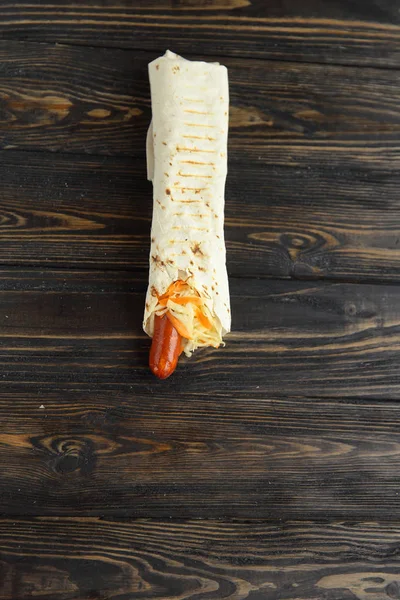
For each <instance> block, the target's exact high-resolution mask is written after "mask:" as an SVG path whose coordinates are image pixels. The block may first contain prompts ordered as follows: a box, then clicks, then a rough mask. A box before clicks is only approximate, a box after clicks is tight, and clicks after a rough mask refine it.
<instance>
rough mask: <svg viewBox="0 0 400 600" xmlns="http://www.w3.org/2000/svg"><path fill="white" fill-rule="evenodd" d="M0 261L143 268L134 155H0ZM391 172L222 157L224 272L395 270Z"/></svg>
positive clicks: (397, 210)
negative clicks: (226, 162) (226, 165)
mask: <svg viewBox="0 0 400 600" xmlns="http://www.w3.org/2000/svg"><path fill="white" fill-rule="evenodd" d="M0 180H1V191H2V200H1V214H2V221H1V222H0V232H1V241H2V243H1V247H0V264H1V265H3V266H4V265H32V266H63V267H65V266H78V267H84V268H93V267H94V268H98V269H128V270H129V269H135V271H136V272H137V271H138V270H141V271H143V273H147V268H148V254H149V236H150V226H151V222H150V221H151V205H152V190H151V185H150V184H149V183H148V182H147V181H146V168H145V164H144V161H143V160H135V161H133V160H131V159H129V158H114V157H113V158H110V157H86V156H74V157H73V158H71V156H69V155H64V154H57V155H49V154H47V153H27V152H6V151H4V152H2V153H1V154H0ZM399 186H400V177H399V175H398V174H397V173H390V172H382V171H381V172H378V171H377V172H373V171H371V172H365V171H354V170H340V171H338V170H336V169H324V168H318V169H312V170H310V169H291V168H289V169H288V168H285V167H268V168H266V167H264V166H261V165H257V164H254V165H251V164H249V163H247V162H246V161H240V162H239V161H231V165H230V173H229V177H228V184H227V192H226V238H227V248H228V270H229V273H230V275H231V276H241V277H243V276H244V277H280V278H290V277H292V278H308V279H309V278H332V279H337V278H341V279H351V280H359V281H373V280H376V281H387V282H390V281H398V280H399V276H400V250H399V246H398V241H399V236H398V232H399V229H400V203H399V198H398V189H399Z"/></svg>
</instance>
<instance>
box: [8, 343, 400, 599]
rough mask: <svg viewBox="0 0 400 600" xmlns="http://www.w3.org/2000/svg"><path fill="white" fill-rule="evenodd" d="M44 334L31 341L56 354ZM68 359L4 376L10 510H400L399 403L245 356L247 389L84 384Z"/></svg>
mask: <svg viewBox="0 0 400 600" xmlns="http://www.w3.org/2000/svg"><path fill="white" fill-rule="evenodd" d="M41 343H42V348H41V349H39V348H38V347H37V346H36V347H34V346H32V347H31V348H30V351H31V354H32V355H33V356H34V357H35V358H36V363H39V360H38V353H41V355H42V358H41V360H42V362H45V363H46V362H47V363H48V358H46V357H45V351H46V350H45V347H46V342H45V340H43V339H42V340H41ZM52 344H53V346H55V347H54V349H53V352H54V353H57V351H58V350H57V346H56V342H55V341H54V340H53V341H52ZM49 350H50V349H49ZM10 352H14V353H15V352H16V349H15V347H12V348H11V349H10ZM87 352H88V351H87ZM82 356H83V352H81V353H80V354H78V353H77V354H76V358H75V365H77V364H78V363H80V362H81V360H82V359H81V357H82ZM20 357H21V353H20ZM31 360H32V359H31ZM21 363H22V360H21ZM71 363H72V360H71ZM71 363H70V364H69V365H63V366H61V365H60V367H59V371H60V372H61V371H62V370H65V369H68V370H69V372H70V373H69V375H70V377H71V386H70V387H67V388H66V387H60V385H59V382H58V381H57V378H54V381H53V383H52V385H51V386H43V385H34V384H29V385H28V384H26V383H25V384H23V385H20V386H17V385H13V386H10V385H8V386H7V387H5V384H4V383H3V385H2V390H1V392H0V410H1V414H2V415H3V419H2V428H1V432H0V464H1V465H2V467H1V470H0V512H1V513H2V514H6V515H22V516H24V515H55V516H59V515H69V516H71V515H75V516H82V515H92V516H93V515H109V516H117V515H119V516H124V517H126V516H129V517H144V518H150V517H151V518H154V517H160V518H171V517H172V518H178V519H182V518H199V517H201V518H221V517H222V518H224V517H225V518H227V517H229V518H243V519H276V520H285V519H291V518H294V519H297V518H300V519H307V518H323V519H326V518H341V519H342V518H365V519H377V518H387V517H388V516H390V517H391V518H396V519H398V518H399V516H400V507H399V501H398V493H399V492H398V473H399V468H400V442H399V433H398V421H399V418H400V407H399V405H398V404H397V403H388V402H379V401H372V400H371V401H364V402H362V403H360V402H359V401H358V402H356V401H351V400H348V401H347V402H343V401H342V400H341V399H339V400H334V399H324V398H321V397H320V398H315V399H307V398H301V397H295V398H279V397H277V396H272V395H266V394H265V393H262V392H261V390H260V389H257V387H256V386H253V385H251V383H250V382H249V380H248V375H247V372H248V371H246V370H243V371H242V373H241V375H240V376H241V377H242V378H245V379H246V380H247V381H248V387H247V388H246V390H245V391H244V392H235V391H233V390H232V389H230V390H227V391H223V389H222V388H221V386H218V385H217V384H215V385H214V388H215V389H214V390H213V391H211V390H207V389H205V390H204V391H202V388H203V387H205V386H204V381H202V380H201V381H200V382H199V383H198V385H197V386H196V388H195V387H194V386H193V385H186V384H185V382H184V381H183V380H182V379H181V381H180V386H179V391H177V388H175V387H173V386H172V387H171V386H169V385H165V386H163V387H161V386H155V385H153V384H152V382H151V381H150V380H148V381H146V379H145V378H144V377H142V382H143V384H142V385H141V387H140V391H139V386H138V385H137V384H136V385H133V386H132V388H129V387H128V386H124V385H123V382H122V384H119V385H118V386H115V388H114V389H105V388H103V389H102V388H101V386H99V385H98V384H96V383H94V382H92V384H91V386H90V388H88V387H85V386H81V387H82V389H81V390H79V389H76V388H79V387H80V384H79V376H78V377H74V371H76V366H75V365H74V364H71ZM36 368H40V367H36ZM104 368H108V369H110V368H111V365H110V364H108V366H105V367H104ZM21 369H22V370H24V366H23V365H22V364H21ZM25 372H26V370H25ZM190 376H191V374H190V373H189V372H188V373H187V374H186V379H187V382H188V384H189V377H190ZM193 376H195V375H192V377H193ZM278 377H279V374H278ZM277 380H278V379H277ZM187 387H189V388H191V391H189V392H188V391H186V388H187ZM276 387H277V388H278V387H280V384H279V385H277V386H276ZM299 387H301V384H300V386H299ZM277 391H278V392H279V389H278V390H277ZM1 537H2V536H1V535H0V539H1ZM0 581H1V577H0ZM0 598H1V596H0Z"/></svg>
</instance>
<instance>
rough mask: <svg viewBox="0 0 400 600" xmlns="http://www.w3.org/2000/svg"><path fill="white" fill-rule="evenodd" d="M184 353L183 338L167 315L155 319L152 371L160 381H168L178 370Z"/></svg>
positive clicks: (151, 355) (151, 358) (151, 351)
mask: <svg viewBox="0 0 400 600" xmlns="http://www.w3.org/2000/svg"><path fill="white" fill-rule="evenodd" d="M181 352H182V337H181V335H180V334H179V333H178V332H177V330H176V329H175V327H174V326H173V324H172V323H171V321H170V320H169V319H168V317H167V315H163V316H162V317H158V316H157V315H156V316H155V317H154V334H153V341H152V343H151V349H150V360H149V364H150V369H151V370H152V371H153V373H154V375H156V377H158V378H159V379H166V378H167V377H169V376H170V375H172V373H173V372H174V371H175V369H176V365H177V364H178V358H179V355H180V354H181Z"/></svg>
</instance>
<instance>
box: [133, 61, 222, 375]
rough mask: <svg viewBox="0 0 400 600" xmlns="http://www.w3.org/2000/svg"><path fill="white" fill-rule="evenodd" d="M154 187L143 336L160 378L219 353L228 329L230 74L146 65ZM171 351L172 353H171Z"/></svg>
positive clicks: (196, 65) (210, 67)
mask: <svg viewBox="0 0 400 600" xmlns="http://www.w3.org/2000/svg"><path fill="white" fill-rule="evenodd" d="M149 77H150V88H151V106H152V122H151V124H150V127H149V131H148V135H147V170H148V179H149V180H151V181H152V182H153V220H152V228H151V250H150V271H149V287H148V291H147V296H146V306H145V312H144V321H143V328H144V330H145V332H146V333H147V334H148V335H149V336H150V337H152V338H153V343H152V350H151V355H150V366H151V368H152V370H153V372H154V373H155V374H156V375H157V376H158V377H161V378H165V377H168V376H169V375H170V374H171V373H172V371H173V370H174V368H175V366H176V361H177V358H178V356H179V354H180V353H181V351H184V352H185V354H186V355H188V356H189V355H190V354H191V353H192V352H193V351H194V350H196V348H199V347H204V346H213V347H215V348H218V347H219V346H220V345H221V343H222V338H223V336H224V335H225V334H226V333H227V332H228V331H230V326H231V315H230V300H229V287H228V277H227V271H226V265H225V242H224V191H225V180H226V174H227V136H228V113H229V89H228V74H227V69H226V67H224V66H221V65H219V64H217V63H216V64H215V63H206V62H197V61H188V60H185V59H183V58H182V57H180V56H178V55H176V54H173V53H172V52H169V51H167V52H166V54H165V55H164V56H162V57H160V58H158V59H156V60H155V61H153V62H152V63H150V65H149ZM171 345H172V346H173V348H171Z"/></svg>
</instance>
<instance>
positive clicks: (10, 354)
mask: <svg viewBox="0 0 400 600" xmlns="http://www.w3.org/2000/svg"><path fill="white" fill-rule="evenodd" d="M146 285H147V282H146V280H145V279H137V278H135V277H134V276H132V274H130V273H114V272H109V273H101V272H96V271H91V272H68V271H67V270H62V271H58V272H57V271H56V272H52V271H44V272H38V271H35V270H33V269H31V270H29V271H25V272H24V271H20V270H18V271H15V270H14V271H3V272H1V274H0V288H1V290H0V323H1V324H2V329H1V331H0V348H1V350H0V364H1V371H2V377H3V382H4V383H6V382H13V381H15V382H23V381H35V382H41V383H43V384H46V385H50V386H51V385H54V383H55V382H57V381H58V382H60V383H62V382H63V383H66V384H71V385H81V384H83V385H86V386H89V387H90V386H91V385H93V384H95V383H96V384H102V385H106V386H117V387H118V386H119V387H121V386H132V389H133V390H136V391H138V392H143V390H148V391H149V392H151V393H154V392H155V391H157V390H163V391H164V392H165V391H166V390H167V389H170V390H173V391H174V393H177V392H179V393H182V390H185V391H187V392H196V393H197V392H201V393H215V392H217V391H221V390H225V391H226V390H232V391H235V392H236V391H240V390H242V391H243V390H247V391H248V392H249V391H250V390H254V389H261V391H262V392H272V393H278V394H279V395H285V394H304V395H310V394H311V395H316V396H318V395H322V396H325V397H327V396H335V397H340V396H343V395H352V396H353V395H354V396H372V397H373V396H377V397H381V398H393V399H397V398H399V397H400V378H399V372H398V353H399V335H398V334H399V318H400V314H399V302H398V300H399V290H400V288H399V287H398V286H395V285H394V286H389V285H386V286H374V285H352V284H328V283H318V282H315V283H313V284H306V283H304V282H303V283H302V282H299V283H297V282H289V281H272V280H271V281H268V280H265V281H255V280H251V279H248V280H241V279H231V292H232V313H233V333H232V334H231V335H230V336H229V337H228V339H227V347H226V349H221V350H219V351H215V350H213V349H206V350H204V351H201V352H198V353H197V356H196V357H195V358H193V360H189V359H183V360H182V361H181V366H180V368H179V370H178V373H177V374H176V375H175V376H174V377H172V378H171V380H170V381H169V382H167V383H165V382H157V381H154V378H153V376H152V375H151V374H150V373H149V370H148V368H147V360H148V359H147V357H148V350H149V341H148V338H147V337H146V336H145V334H144V333H143V331H142V327H141V321H142V315H143V306H144V295H145V289H146ZM244 365H245V368H244ZM257 386H259V388H257Z"/></svg>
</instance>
